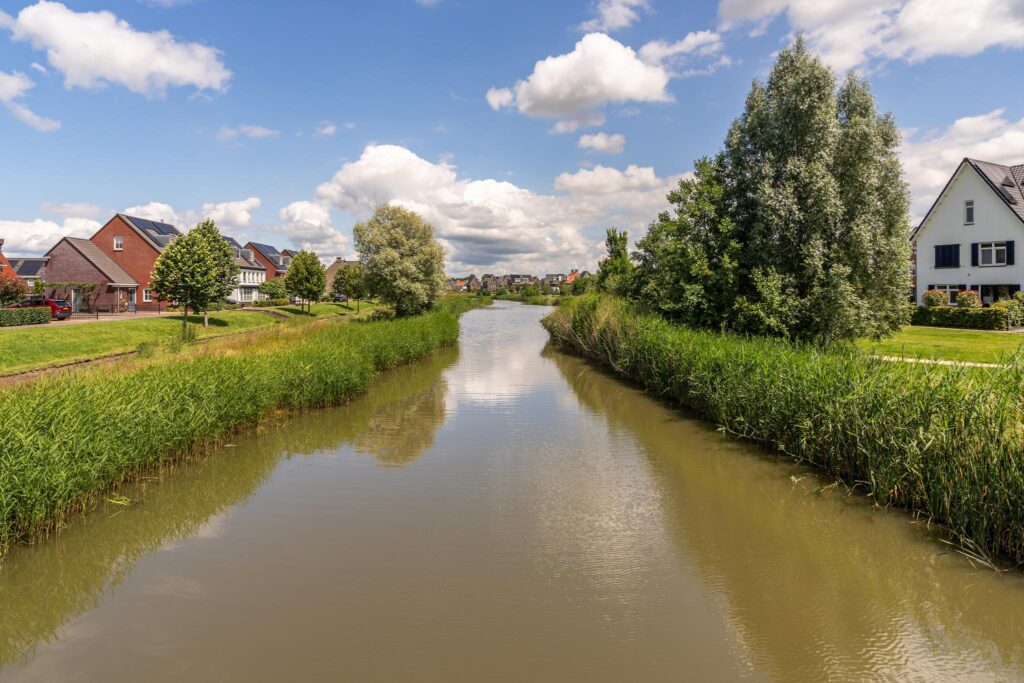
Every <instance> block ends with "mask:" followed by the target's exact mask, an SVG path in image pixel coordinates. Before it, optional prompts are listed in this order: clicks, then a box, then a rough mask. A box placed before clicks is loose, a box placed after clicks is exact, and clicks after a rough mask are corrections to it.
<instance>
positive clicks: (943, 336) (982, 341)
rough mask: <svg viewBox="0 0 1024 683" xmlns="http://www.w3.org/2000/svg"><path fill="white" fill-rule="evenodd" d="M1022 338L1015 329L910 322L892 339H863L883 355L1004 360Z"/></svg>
mask: <svg viewBox="0 0 1024 683" xmlns="http://www.w3.org/2000/svg"><path fill="white" fill-rule="evenodd" d="M1021 342H1024V334H1017V333H1014V332H991V331H988V330H955V329H951V328H945V327H917V326H913V327H912V326H907V327H904V328H903V329H902V330H900V331H899V332H898V333H896V334H895V335H894V336H892V337H889V338H888V339H883V340H881V341H863V342H861V347H862V348H864V349H867V350H869V351H870V352H871V353H875V354H878V355H880V356H902V357H905V358H928V359H941V360H954V361H965V362H971V363H1000V362H1003V361H1005V360H1006V358H1008V357H1009V356H1010V355H1011V354H1013V353H1014V352H1016V351H1017V349H1018V348H1019V347H1020V345H1021Z"/></svg>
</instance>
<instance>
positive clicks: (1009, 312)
mask: <svg viewBox="0 0 1024 683" xmlns="http://www.w3.org/2000/svg"><path fill="white" fill-rule="evenodd" d="M991 308H999V309H1003V310H1005V311H1006V322H1007V325H1009V327H1010V328H1017V327H1024V292H1014V293H1013V296H1011V297H1010V298H1009V299H1000V300H999V301H997V302H995V303H994V304H992V306H991Z"/></svg>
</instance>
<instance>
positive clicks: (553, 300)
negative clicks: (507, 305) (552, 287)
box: [494, 294, 562, 306]
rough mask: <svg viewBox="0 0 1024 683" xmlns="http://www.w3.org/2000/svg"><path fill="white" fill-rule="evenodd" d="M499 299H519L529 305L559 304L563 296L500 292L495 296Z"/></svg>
mask: <svg viewBox="0 0 1024 683" xmlns="http://www.w3.org/2000/svg"><path fill="white" fill-rule="evenodd" d="M494 298H495V299H497V300H498V301H518V302H519V303H521V304H526V305H527V306H557V305H558V303H559V302H560V301H561V300H562V297H561V296H559V295H557V294H535V295H533V296H525V295H523V294H500V295H498V296H495V297H494Z"/></svg>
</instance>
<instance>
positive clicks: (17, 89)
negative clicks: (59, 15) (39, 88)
mask: <svg viewBox="0 0 1024 683" xmlns="http://www.w3.org/2000/svg"><path fill="white" fill-rule="evenodd" d="M0 15H3V12H0ZM3 16H6V15H3ZM0 25H3V24H2V22H0ZM34 87H35V83H34V82H33V81H32V79H31V78H29V77H28V76H26V75H25V74H23V73H21V72H20V71H15V72H13V73H9V74H8V73H4V72H3V71H0V102H2V103H3V105H4V107H6V108H7V111H9V112H10V113H11V116H13V117H14V118H16V119H18V120H19V121H21V122H22V123H24V124H26V125H28V126H31V127H32V128H35V129H36V130H38V131H41V132H44V133H49V132H51V131H55V130H57V129H59V128H60V121H55V120H53V119H48V118H45V117H42V116H39V115H38V114H36V113H35V112H33V111H31V110H30V109H29V108H28V107H26V106H25V105H23V104H21V103H20V102H16V101H15V100H16V99H18V98H20V97H22V96H23V95H24V94H25V93H27V92H28V91H29V90H31V89H32V88H34Z"/></svg>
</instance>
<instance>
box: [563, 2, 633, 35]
mask: <svg viewBox="0 0 1024 683" xmlns="http://www.w3.org/2000/svg"><path fill="white" fill-rule="evenodd" d="M646 9H650V4H648V2H647V0H600V2H598V3H597V7H596V8H595V10H596V12H597V16H596V17H594V18H593V19H590V20H589V21H585V22H583V23H582V24H580V30H581V31H583V32H584V33H589V32H591V31H605V32H608V31H617V30H619V29H621V28H628V27H630V26H632V25H633V24H634V23H636V22H637V21H638V20H639V19H640V13H639V12H638V11H637V10H646Z"/></svg>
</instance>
